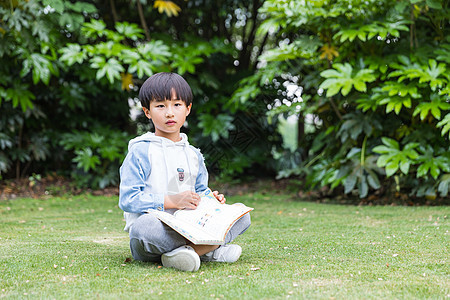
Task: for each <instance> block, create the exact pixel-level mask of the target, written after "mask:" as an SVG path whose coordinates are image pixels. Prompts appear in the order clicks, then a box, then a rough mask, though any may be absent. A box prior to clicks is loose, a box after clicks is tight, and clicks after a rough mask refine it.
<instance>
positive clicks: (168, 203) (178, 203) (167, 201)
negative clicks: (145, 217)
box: [164, 191, 200, 209]
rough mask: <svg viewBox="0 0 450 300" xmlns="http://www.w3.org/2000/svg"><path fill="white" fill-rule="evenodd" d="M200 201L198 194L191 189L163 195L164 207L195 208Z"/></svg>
mask: <svg viewBox="0 0 450 300" xmlns="http://www.w3.org/2000/svg"><path fill="white" fill-rule="evenodd" d="M199 203H200V196H199V195H198V194H197V193H195V192H192V191H184V192H181V193H178V194H176V195H170V196H165V197H164V207H165V208H167V209H168V208H176V209H196V208H197V206H198V204H199Z"/></svg>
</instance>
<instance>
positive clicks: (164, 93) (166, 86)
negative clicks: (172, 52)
mask: <svg viewBox="0 0 450 300" xmlns="http://www.w3.org/2000/svg"><path fill="white" fill-rule="evenodd" d="M172 89H173V90H174V91H175V94H176V95H177V99H180V100H183V101H184V102H185V103H186V106H189V104H191V103H192V91H191V87H190V86H189V84H188V83H187V82H186V80H184V78H183V77H181V76H180V75H178V74H175V73H166V72H162V73H157V74H154V75H152V76H150V77H149V78H148V79H147V80H146V81H145V82H144V84H143V85H142V86H141V90H140V91H139V100H141V105H142V107H145V108H150V102H151V101H164V100H171V99H172Z"/></svg>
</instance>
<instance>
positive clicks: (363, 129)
mask: <svg viewBox="0 0 450 300" xmlns="http://www.w3.org/2000/svg"><path fill="white" fill-rule="evenodd" d="M448 33H449V8H448V1H447V0H405V1H391V0H365V1H361V0H342V1H339V0H334V1H333V0H316V1H306V0H304V1H301V0H299V1H288V0H267V1H263V0H252V1H236V0H220V1H207V0H203V1H200V0H178V1H175V0H174V1H150V0H128V1H123V0H109V1H94V0H92V1H66V0H28V1H25V0H11V1H5V0H2V1H0V59H1V64H0V179H2V180H6V179H14V178H16V179H19V178H28V177H30V176H31V177H30V178H32V179H33V180H35V179H36V178H40V176H41V174H42V176H46V175H47V174H58V175H61V176H64V177H67V178H71V179H72V180H73V182H74V183H75V184H76V185H77V186H79V187H90V188H104V187H107V186H114V185H117V183H118V180H119V178H118V168H119V166H120V164H121V162H122V160H123V158H124V156H125V154H126V148H127V142H128V140H129V139H130V138H132V137H134V136H136V135H138V134H142V133H143V132H145V131H148V130H151V124H149V122H148V120H146V119H145V118H144V116H143V114H142V113H140V110H139V103H138V99H137V94H138V90H139V87H140V85H141V84H142V83H143V81H144V80H145V79H146V78H147V77H148V76H151V75H152V74H154V73H157V72H162V71H166V72H177V73H179V74H181V75H182V76H184V77H185V78H186V80H187V81H188V82H189V84H190V85H191V87H192V89H193V93H194V98H195V99H194V106H193V112H192V114H191V115H190V117H189V119H188V123H187V124H186V127H185V128H184V131H185V132H186V133H188V135H189V138H190V141H191V143H192V144H193V145H195V146H197V147H200V148H201V149H202V150H203V152H204V154H205V157H206V160H207V166H208V168H209V170H210V173H211V175H213V176H214V177H215V178H217V179H219V180H223V181H227V180H228V181H233V180H234V181H236V180H241V181H244V180H254V179H255V178H259V177H265V178H267V177H268V178H295V179H296V181H295V182H296V183H297V184H298V186H299V189H303V190H314V189H317V190H321V191H322V192H326V193H327V194H328V195H330V194H334V195H336V194H344V193H345V194H348V195H352V196H359V197H361V198H366V197H368V196H370V195H394V196H398V195H400V194H401V195H408V196H409V197H411V199H419V198H427V199H428V200H431V201H433V200H434V199H436V198H438V197H441V198H447V197H448V192H449V184H450V149H449V146H450V143H449V137H450V114H449V109H450V103H449V87H448V82H449V80H450V72H449V66H448V64H449V61H450V36H449V34H448Z"/></svg>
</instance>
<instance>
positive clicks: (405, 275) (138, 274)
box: [0, 194, 450, 299]
mask: <svg viewBox="0 0 450 300" xmlns="http://www.w3.org/2000/svg"><path fill="white" fill-rule="evenodd" d="M228 202H230V203H233V202H244V203H246V204H247V205H249V206H253V207H254V208H255V210H254V211H253V212H252V226H251V228H250V229H249V230H248V231H247V232H246V233H245V234H244V235H242V236H241V237H239V238H238V239H237V240H236V243H237V244H240V245H241V246H242V248H243V254H242V256H241V259H240V260H239V261H238V262H236V263H234V264H221V263H205V264H202V266H201V267H200V270H199V271H198V272H195V273H183V272H179V271H176V270H173V269H166V268H163V267H161V266H160V265H158V264H148V263H140V262H136V261H133V260H132V259H130V257H131V255H130V252H129V248H128V237H127V234H126V233H125V232H124V231H123V230H122V228H123V225H124V222H123V220H122V212H121V210H120V209H119V208H118V206H117V197H104V196H91V195H82V196H73V197H71V196H66V197H48V198H44V199H24V198H21V199H15V200H10V201H0V217H1V227H0V298H3V297H6V298H14V299H17V298H29V297H31V298H52V299H53V298H54V299H61V298H63V299H65V298H100V299H119V298H120V299H122V298H137V297H144V298H161V299H183V298H185V299H216V298H218V299H221V298H224V299H237V298H241V299H277V298H278V299H282V298H283V299H284V298H286V297H292V298H297V299H299V298H301V299H303V298H304V299H334V298H336V299H362V298H363V299H383V298H384V299H393V298H395V299H412V298H415V299H443V298H449V297H450V291H449V287H450V280H449V271H450V268H449V263H448V258H449V244H450V243H449V242H450V240H449V226H448V214H449V209H448V207H403V206H344V205H333V204H317V203H311V202H300V201H295V200H293V199H292V197H291V196H289V195H275V194H273V195H270V194H265V195H263V194H250V195H245V196H234V197H228Z"/></svg>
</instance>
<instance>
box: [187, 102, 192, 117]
mask: <svg viewBox="0 0 450 300" xmlns="http://www.w3.org/2000/svg"><path fill="white" fill-rule="evenodd" d="M191 108H192V103H191V104H189V105H188V107H187V112H186V117H187V116H189V114H190V113H191Z"/></svg>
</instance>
